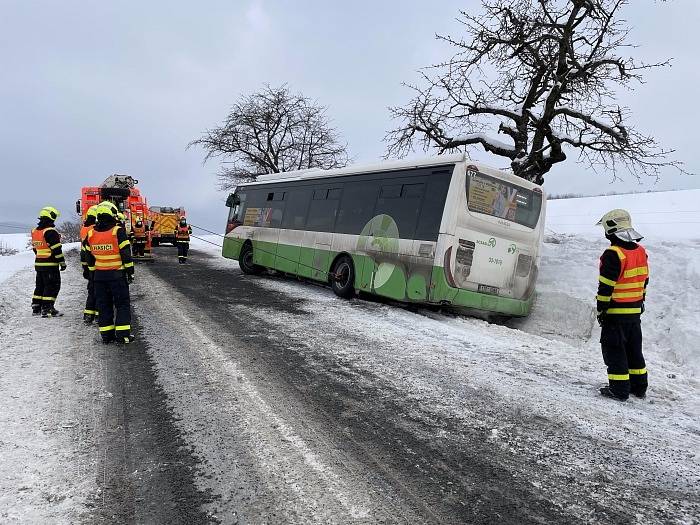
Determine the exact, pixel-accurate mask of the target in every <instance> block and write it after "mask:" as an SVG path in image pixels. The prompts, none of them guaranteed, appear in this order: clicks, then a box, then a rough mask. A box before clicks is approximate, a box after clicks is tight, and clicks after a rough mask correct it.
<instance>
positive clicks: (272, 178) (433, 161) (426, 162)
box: [238, 153, 537, 189]
mask: <svg viewBox="0 0 700 525" xmlns="http://www.w3.org/2000/svg"><path fill="white" fill-rule="evenodd" d="M460 162H465V163H467V162H468V163H469V164H470V165H474V166H476V167H477V168H478V169H479V171H482V172H483V173H486V174H491V175H496V174H498V175H500V176H502V177H504V178H505V179H506V180H510V181H511V182H514V183H516V184H519V185H522V186H523V187H525V188H528V189H533V188H535V187H537V184H535V183H532V182H530V181H527V180H525V179H522V178H520V177H517V176H515V175H513V174H512V173H508V172H505V171H502V170H498V169H495V168H492V167H490V166H487V165H486V164H483V163H481V162H478V161H475V160H473V159H470V158H469V157H468V156H467V155H466V154H465V153H452V154H449V155H435V156H432V157H423V158H417V159H409V160H394V161H385V162H376V163H374V164H357V165H353V166H348V167H345V168H336V169H331V170H324V169H320V168H312V169H307V170H297V171H285V172H282V173H266V174H264V175H259V176H258V180H256V181H255V182H246V183H242V184H239V185H238V186H239V187H241V186H254V185H258V184H270V183H276V182H293V181H299V180H309V179H317V178H318V179H320V178H327V177H340V176H343V175H360V174H363V173H372V172H375V171H397V170H405V169H411V168H422V167H426V166H444V165H445V164H457V163H460Z"/></svg>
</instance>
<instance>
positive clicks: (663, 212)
mask: <svg viewBox="0 0 700 525" xmlns="http://www.w3.org/2000/svg"><path fill="white" fill-rule="evenodd" d="M698 202H700V190H683V191H661V192H655V193H632V194H626V195H607V196H602V197H581V198H577V199H555V200H550V201H547V224H546V226H547V231H548V232H549V233H562V234H566V233H570V234H576V235H585V236H588V237H594V238H600V237H601V236H602V234H601V227H600V226H596V225H595V224H596V223H597V222H598V220H599V219H600V218H601V217H602V216H603V214H605V213H606V212H608V211H610V210H613V209H615V208H623V209H626V210H627V211H629V212H630V214H631V215H632V223H633V224H634V227H635V229H636V230H637V231H639V233H641V234H642V235H644V236H645V237H646V239H647V241H648V240H650V239H654V240H662V239H666V240H669V239H674V240H684V239H685V240H687V239H700V206H698Z"/></svg>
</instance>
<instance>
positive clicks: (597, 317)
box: [596, 311, 605, 326]
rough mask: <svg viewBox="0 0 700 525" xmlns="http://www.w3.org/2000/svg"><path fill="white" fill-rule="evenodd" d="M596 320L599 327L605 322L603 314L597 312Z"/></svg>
mask: <svg viewBox="0 0 700 525" xmlns="http://www.w3.org/2000/svg"><path fill="white" fill-rule="evenodd" d="M596 319H598V324H599V325H600V326H603V322H604V321H605V312H600V311H599V312H598V315H597V316H596Z"/></svg>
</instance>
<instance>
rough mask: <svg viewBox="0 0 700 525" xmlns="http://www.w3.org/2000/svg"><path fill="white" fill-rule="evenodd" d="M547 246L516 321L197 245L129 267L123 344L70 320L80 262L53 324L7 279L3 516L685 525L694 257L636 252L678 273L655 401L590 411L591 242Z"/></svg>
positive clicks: (663, 295)
mask: <svg viewBox="0 0 700 525" xmlns="http://www.w3.org/2000/svg"><path fill="white" fill-rule="evenodd" d="M550 241H554V242H556V243H558V244H552V243H548V244H546V245H545V251H544V258H543V265H542V266H543V270H542V274H541V279H540V285H541V286H540V292H541V295H540V299H539V302H538V307H537V308H536V310H535V312H534V313H533V316H532V317H531V318H530V319H529V320H528V321H526V322H519V323H513V325H514V326H518V327H519V328H520V329H514V328H512V327H510V328H509V327H504V326H497V325H489V324H487V323H485V322H482V321H478V320H474V319H467V318H461V317H457V316H452V315H445V314H443V313H440V312H436V311H430V310H423V309H421V310H418V311H416V312H411V311H408V310H407V309H405V308H400V307H397V306H393V305H386V304H382V303H379V302H373V301H366V300H353V301H343V300H340V299H337V298H336V297H335V296H334V295H333V294H332V292H331V291H330V290H329V289H327V288H323V287H320V286H316V285H312V284H307V283H302V282H297V281H295V280H292V279H288V278H283V277H279V276H264V277H249V276H245V275H243V274H241V273H240V271H239V270H238V267H237V264H236V263H235V262H233V261H226V260H223V259H221V258H220V257H217V256H214V255H213V253H214V252H215V251H216V248H213V247H212V249H211V251H209V250H208V249H205V248H204V246H205V245H204V244H201V243H200V244H199V245H198V249H196V250H193V251H192V252H191V264H188V265H185V266H181V265H178V264H177V263H176V257H175V253H174V250H173V249H171V248H169V247H162V248H160V249H158V250H157V252H156V255H157V256H158V261H157V263H154V264H152V265H148V266H144V265H140V266H139V267H138V268H137V271H138V274H137V281H136V283H135V285H134V286H133V288H132V298H133V303H134V312H135V317H134V325H135V327H136V334H137V336H138V337H139V340H138V342H137V343H135V344H133V345H131V346H130V347H128V350H122V349H119V348H117V347H114V346H109V347H104V346H103V345H101V344H100V343H99V341H98V338H97V333H96V329H95V328H94V327H93V328H87V327H83V326H82V325H81V324H80V317H81V312H80V310H81V307H82V306H81V303H82V301H83V297H84V296H83V294H84V281H83V280H82V278H81V276H80V274H79V272H78V271H77V270H76V269H75V266H76V265H77V261H76V260H75V256H74V255H72V256H70V257H69V264H70V265H72V266H73V268H71V269H69V271H67V272H64V274H63V275H64V288H63V290H62V292H61V298H60V300H59V304H58V307H59V308H61V309H63V310H64V311H66V312H67V314H66V316H65V317H62V318H57V319H51V320H42V319H37V318H33V317H31V315H30V314H29V308H28V299H27V297H29V295H30V294H31V288H32V283H33V278H34V275H33V273H34V272H33V270H32V269H31V268H26V269H24V270H21V271H20V272H19V273H17V274H15V275H14V276H12V277H11V278H10V279H8V280H7V281H5V283H3V284H2V288H0V315H2V322H0V394H1V395H2V396H3V399H4V405H5V410H4V411H3V412H2V415H1V416H0V417H1V418H2V419H1V421H0V455H1V457H2V458H3V461H2V462H1V463H0V521H2V522H7V521H9V522H18V523H44V522H51V523H75V522H85V523H133V522H137V523H143V522H149V523H178V522H182V523H204V522H208V521H211V522H217V521H219V522H222V523H514V524H515V523H538V522H539V523H542V522H547V523H645V524H646V523H693V522H694V520H697V516H699V515H700V494H699V491H698V486H700V479H699V477H700V476H699V474H698V473H699V472H700V469H699V467H700V456H699V451H700V437H699V436H700V407H699V406H698V384H697V379H696V370H697V353H696V352H697V349H696V348H697V347H696V346H695V345H692V346H691V347H689V346H688V341H692V340H694V339H695V336H696V334H698V326H697V325H698V324H700V323H697V321H698V319H700V315H698V310H697V306H693V301H692V300H691V296H693V295H694V296H695V297H697V294H698V287H699V285H698V282H699V279H698V275H699V273H700V272H699V270H700V266H698V265H697V261H698V260H700V258H698V255H700V245H698V244H697V243H695V242H688V243H686V244H684V245H683V249H682V250H679V249H678V247H679V245H678V244H664V243H657V244H653V243H652V245H651V246H649V250H650V253H653V254H656V257H658V258H659V260H666V261H670V260H671V259H672V258H675V259H674V260H675V263H674V264H666V265H662V264H658V265H657V266H656V268H658V271H657V276H658V277H657V283H658V286H657V291H658V293H657V294H656V297H655V298H654V295H653V294H650V298H649V312H648V313H647V314H646V317H645V326H646V327H648V330H647V334H648V340H649V343H648V350H647V357H648V362H649V363H648V366H649V369H650V382H651V388H650V391H649V397H648V399H647V400H646V401H639V400H636V399H635V400H632V401H631V402H629V403H627V404H619V403H616V402H613V401H610V400H606V399H602V398H600V397H599V396H597V395H596V387H597V386H598V385H600V384H601V383H603V382H604V381H605V373H604V368H603V364H602V359H601V357H600V350H599V348H598V345H597V340H596V338H597V333H598V332H597V330H598V329H597V327H594V326H593V323H592V317H591V313H590V304H591V299H590V297H591V293H593V294H594V293H595V290H594V285H595V266H593V268H589V267H590V266H591V265H590V260H593V261H594V260H595V257H596V256H597V253H598V251H599V250H600V249H601V247H602V246H603V245H602V244H600V243H597V242H594V241H585V240H581V239H574V238H567V237H565V236H559V237H555V238H552V239H550ZM208 251H209V253H207V252H208ZM564 274H565V275H564ZM565 276H568V279H564V277H565ZM674 279H675V280H676V281H678V280H682V283H683V286H681V287H680V288H681V289H676V288H673V287H672V283H673V282H674ZM591 291H592V292H591ZM543 306H546V308H543ZM693 320H694V321H693ZM47 327H50V328H47ZM664 334H665V336H664Z"/></svg>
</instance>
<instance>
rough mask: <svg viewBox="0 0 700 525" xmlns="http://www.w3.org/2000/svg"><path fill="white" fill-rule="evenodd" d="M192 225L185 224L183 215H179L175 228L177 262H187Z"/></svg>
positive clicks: (185, 220)
mask: <svg viewBox="0 0 700 525" xmlns="http://www.w3.org/2000/svg"><path fill="white" fill-rule="evenodd" d="M191 233H192V227H191V226H189V225H188V224H187V219H186V218H185V217H180V224H178V226H177V230H175V240H176V241H177V262H179V263H180V264H184V263H186V262H187V252H188V251H189V249H190V234H191Z"/></svg>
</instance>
